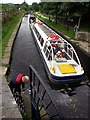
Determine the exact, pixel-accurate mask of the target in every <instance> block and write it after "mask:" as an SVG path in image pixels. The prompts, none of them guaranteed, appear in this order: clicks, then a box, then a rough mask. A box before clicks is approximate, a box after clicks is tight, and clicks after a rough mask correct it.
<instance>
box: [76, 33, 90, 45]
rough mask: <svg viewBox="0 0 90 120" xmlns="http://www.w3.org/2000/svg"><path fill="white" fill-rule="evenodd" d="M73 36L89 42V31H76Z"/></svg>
mask: <svg viewBox="0 0 90 120" xmlns="http://www.w3.org/2000/svg"><path fill="white" fill-rule="evenodd" d="M75 38H76V39H77V40H81V41H87V42H89V43H90V33H89V32H76V35H75Z"/></svg>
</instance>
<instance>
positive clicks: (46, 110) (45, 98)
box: [29, 65, 63, 120]
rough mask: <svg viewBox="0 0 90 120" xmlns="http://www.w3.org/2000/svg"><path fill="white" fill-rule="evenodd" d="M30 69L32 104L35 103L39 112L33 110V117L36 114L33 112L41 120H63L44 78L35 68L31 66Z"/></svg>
mask: <svg viewBox="0 0 90 120" xmlns="http://www.w3.org/2000/svg"><path fill="white" fill-rule="evenodd" d="M29 68H30V90H31V94H30V95H31V103H32V102H33V101H34V104H35V106H36V107H37V111H35V110H33V108H31V109H32V115H33V114H34V113H33V112H37V113H38V115H39V116H40V118H39V119H42V118H44V117H45V118H46V117H48V119H50V120H53V119H55V118H57V119H59V120H61V119H62V118H63V117H62V115H61V113H60V111H58V109H57V106H56V105H55V103H54V101H53V98H52V96H51V94H50V93H49V90H48V88H47V86H46V85H45V84H44V82H43V80H42V78H41V77H40V76H39V74H38V73H37V71H36V70H35V69H34V68H33V66H32V65H30V66H29ZM35 106H34V107H35ZM42 111H43V112H42ZM34 115H35V114H34ZM33 117H34V116H32V119H33V120H35V119H34V118H33ZM37 120H38V119H37Z"/></svg>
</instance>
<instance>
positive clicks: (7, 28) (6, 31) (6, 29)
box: [2, 12, 24, 55]
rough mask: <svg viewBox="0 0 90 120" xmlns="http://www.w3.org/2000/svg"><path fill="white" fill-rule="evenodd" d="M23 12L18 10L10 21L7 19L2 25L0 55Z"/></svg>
mask: <svg viewBox="0 0 90 120" xmlns="http://www.w3.org/2000/svg"><path fill="white" fill-rule="evenodd" d="M23 14H24V13H23V12H19V13H18V14H17V15H16V16H15V17H14V18H13V19H12V20H11V21H8V23H7V24H6V25H2V29H3V31H2V55H3V54H4V51H5V48H6V45H7V43H8V40H9V38H10V36H11V34H12V32H13V30H14V28H15V27H16V25H17V23H18V22H19V20H20V19H21V18H22V16H23Z"/></svg>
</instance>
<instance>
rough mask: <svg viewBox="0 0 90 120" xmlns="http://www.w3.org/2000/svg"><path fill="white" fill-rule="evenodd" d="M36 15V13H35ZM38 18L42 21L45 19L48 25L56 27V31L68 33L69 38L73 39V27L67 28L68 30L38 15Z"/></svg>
mask: <svg viewBox="0 0 90 120" xmlns="http://www.w3.org/2000/svg"><path fill="white" fill-rule="evenodd" d="M36 15H37V16H38V14H36ZM39 18H40V19H41V20H43V21H45V23H47V24H48V25H49V26H51V27H53V28H54V29H56V30H57V31H59V32H61V33H62V34H65V35H68V36H69V37H70V38H72V39H74V37H75V33H74V30H73V28H69V31H67V30H66V27H65V26H63V25H58V24H56V23H54V22H50V21H49V20H48V19H46V18H43V17H40V16H39Z"/></svg>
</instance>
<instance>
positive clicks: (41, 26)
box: [39, 25, 52, 36]
mask: <svg viewBox="0 0 90 120" xmlns="http://www.w3.org/2000/svg"><path fill="white" fill-rule="evenodd" d="M39 27H40V28H41V29H42V30H43V31H44V32H45V33H46V35H47V36H49V35H50V34H51V33H52V31H51V30H49V29H48V28H47V27H45V26H44V25H39Z"/></svg>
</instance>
